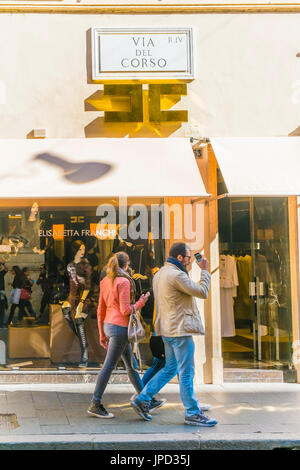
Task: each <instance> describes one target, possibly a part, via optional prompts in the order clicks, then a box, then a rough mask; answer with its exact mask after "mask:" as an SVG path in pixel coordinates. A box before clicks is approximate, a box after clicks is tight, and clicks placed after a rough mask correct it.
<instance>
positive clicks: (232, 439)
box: [0, 383, 300, 450]
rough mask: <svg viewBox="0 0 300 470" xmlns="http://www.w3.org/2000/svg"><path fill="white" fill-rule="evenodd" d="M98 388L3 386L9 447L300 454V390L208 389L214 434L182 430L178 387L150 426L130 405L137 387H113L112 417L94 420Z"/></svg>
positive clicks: (0, 402) (167, 393)
mask: <svg viewBox="0 0 300 470" xmlns="http://www.w3.org/2000/svg"><path fill="white" fill-rule="evenodd" d="M94 386H95V385H94V384H15V385H14V384H1V385H0V417H1V414H7V413H12V414H15V415H16V417H17V421H18V424H19V426H18V427H17V428H15V429H8V428H7V427H5V426H4V425H3V426H0V450H2V449H18V448H19V449H49V448H52V449H64V448H68V449H71V448H72V449H127V450H128V449H147V448H151V449H223V448H226V449H229V448H234V449H254V448H255V449H258V448H263V449H273V448H280V447H285V448H291V447H299V448H300V385H299V384H290V383H288V384H282V383H278V384H274V383H273V384H257V383H246V384H245V383H236V384H228V383H227V384H224V385H222V386H218V385H201V386H197V387H196V388H195V390H196V396H197V398H198V399H199V400H200V401H202V402H206V403H209V404H210V405H211V410H210V411H209V412H207V414H208V415H209V416H212V417H214V418H216V419H217V420H218V424H217V426H215V427H213V428H198V427H194V426H187V425H184V424H183V419H184V408H183V405H182V403H181V401H180V395H179V387H178V385H177V384H169V385H167V386H166V387H165V388H164V389H163V390H162V391H161V393H160V395H161V396H164V397H166V398H167V400H168V401H167V403H166V404H165V405H164V406H163V407H162V408H160V409H159V410H157V411H156V412H154V413H153V415H152V416H153V419H152V421H151V422H145V421H143V420H141V418H140V417H139V416H138V415H137V414H136V413H135V412H134V410H133V409H132V408H131V406H130V403H129V402H130V397H131V395H132V393H133V390H132V387H131V386H130V385H116V384H112V385H109V386H108V387H107V390H106V393H105V396H104V399H103V403H104V405H105V406H106V407H107V409H108V410H109V411H111V412H113V413H114V415H115V418H113V419H108V420H104V419H98V418H94V417H91V416H88V415H87V413H86V410H87V407H88V405H89V403H90V401H91V397H92V393H93V390H94Z"/></svg>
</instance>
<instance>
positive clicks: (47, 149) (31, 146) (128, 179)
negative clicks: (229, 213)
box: [0, 138, 208, 198]
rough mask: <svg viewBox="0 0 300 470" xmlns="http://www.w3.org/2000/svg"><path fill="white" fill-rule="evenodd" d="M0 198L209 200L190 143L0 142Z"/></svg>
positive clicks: (170, 140) (179, 140)
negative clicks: (183, 197)
mask: <svg viewBox="0 0 300 470" xmlns="http://www.w3.org/2000/svg"><path fill="white" fill-rule="evenodd" d="M0 158H1V162H2V168H1V173H0V198H10V197H15V198H16V197H33V198H43V197H97V196H100V197H112V196H114V197H116V196H127V197H137V196H142V197H143V196H144V197H153V196H205V197H206V196H208V194H207V193H206V190H205V187H204V184H203V181H202V178H201V176H200V173H199V170H198V166H197V163H196V160H195V157H194V153H193V150H192V148H191V144H190V142H189V139H185V138H165V139H160V138H158V139H155V138H154V139H105V138H103V139H102V138H101V139H43V140H42V139H39V140H34V139H28V140H15V139H14V140H11V139H3V140H0Z"/></svg>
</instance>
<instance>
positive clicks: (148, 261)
mask: <svg viewBox="0 0 300 470" xmlns="http://www.w3.org/2000/svg"><path fill="white" fill-rule="evenodd" d="M96 211H97V208H96V207H88V208H85V209H79V210H77V209H76V208H73V207H66V208H55V209H53V208H47V207H43V208H41V207H39V204H38V203H37V202H35V201H33V203H32V205H31V206H30V207H28V208H20V209H17V210H13V209H7V210H2V211H0V295H1V298H0V322H2V324H1V327H2V328H3V327H8V333H6V334H7V339H6V340H7V349H8V363H14V362H16V361H17V362H18V361H20V360H21V359H23V360H25V361H27V362H28V360H29V362H30V361H31V362H32V363H33V366H34V365H35V364H36V363H37V362H38V361H40V360H41V358H43V361H44V363H45V364H46V365H47V366H50V365H51V364H57V363H62V364H65V363H67V364H76V366H77V365H78V364H81V365H84V366H86V365H87V364H88V363H90V364H97V365H98V364H99V362H101V361H102V360H103V358H104V355H105V353H104V351H103V350H101V348H100V346H99V340H98V331H97V319H96V316H97V305H98V298H99V282H100V280H101V279H102V278H103V277H104V276H105V266H106V263H107V261H108V259H109V257H110V256H111V255H112V254H113V253H116V252H118V251H125V252H126V253H128V255H129V257H130V261H131V268H132V272H133V278H134V280H135V283H136V287H137V296H140V295H141V294H142V293H145V292H147V291H148V290H150V292H151V297H150V300H149V301H148V302H147V304H146V305H145V307H144V308H143V310H142V315H143V318H144V320H145V322H146V323H147V324H148V325H149V328H152V321H153V309H154V302H153V294H152V289H151V286H152V278H153V275H154V273H155V271H157V269H159V267H160V266H162V264H163V261H164V241H163V240H162V239H161V238H160V239H153V237H152V234H151V221H150V220H149V223H148V229H147V222H146V229H144V230H143V232H142V233H143V238H139V239H131V238H130V234H129V235H128V238H126V239H124V238H122V237H121V236H120V235H119V234H120V228H122V226H123V227H124V224H123V225H122V226H121V225H119V224H118V223H116V224H109V225H108V224H102V223H101V218H100V217H99V216H98V215H97V212H96ZM118 220H119V213H118V210H117V222H118ZM130 221H131V218H130V216H128V220H127V226H128V225H129V223H130ZM122 222H124V220H122ZM1 263H3V264H1ZM24 268H26V270H25V271H24ZM2 273H3V275H2ZM20 273H21V274H20ZM21 293H22V298H21ZM1 331H2V330H1ZM87 345H88V347H87Z"/></svg>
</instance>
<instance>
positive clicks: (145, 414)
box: [131, 397, 152, 421]
mask: <svg viewBox="0 0 300 470" xmlns="http://www.w3.org/2000/svg"><path fill="white" fill-rule="evenodd" d="M131 406H132V407H133V408H134V410H135V411H136V412H137V414H139V415H140V417H141V418H143V419H144V420H145V421H151V419H152V416H151V415H150V414H149V403H148V402H147V401H140V400H139V399H138V398H136V397H135V398H134V399H133V400H132V401H131Z"/></svg>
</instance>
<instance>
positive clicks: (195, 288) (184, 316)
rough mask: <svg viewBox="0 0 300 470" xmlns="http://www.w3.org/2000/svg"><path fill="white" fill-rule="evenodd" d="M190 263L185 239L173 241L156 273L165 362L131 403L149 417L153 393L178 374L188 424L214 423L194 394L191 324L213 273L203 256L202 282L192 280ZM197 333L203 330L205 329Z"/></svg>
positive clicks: (157, 325)
mask: <svg viewBox="0 0 300 470" xmlns="http://www.w3.org/2000/svg"><path fill="white" fill-rule="evenodd" d="M190 263H191V251H190V249H189V247H188V246H187V245H186V244H185V243H174V244H173V245H172V247H171V249H170V253H169V258H167V262H166V263H165V264H164V266H163V267H162V268H161V269H160V270H159V271H158V272H157V274H156V275H155V276H154V279H153V292H154V298H155V302H156V321H155V332H156V334H157V335H161V337H162V339H163V342H164V346H165V359H166V362H165V366H164V367H163V368H162V369H161V370H160V371H159V372H158V373H157V374H155V375H154V377H153V378H152V379H151V380H150V381H149V382H148V383H147V384H146V385H145V387H144V388H143V390H142V391H141V392H140V393H139V394H138V395H136V396H135V397H134V398H133V400H132V401H131V405H132V406H133V408H134V409H135V411H136V412H137V413H138V414H139V415H140V416H141V417H142V418H143V419H144V420H146V421H150V420H151V419H152V417H151V415H150V414H149V404H150V402H151V399H152V397H153V396H154V395H155V394H156V393H158V392H159V390H160V389H162V388H163V387H164V386H165V385H166V384H167V383H169V382H170V380H171V379H172V378H173V377H175V375H176V374H178V377H179V386H180V396H181V400H182V402H183V405H184V408H185V421H184V422H185V424H190V425H193V426H215V425H216V424H217V421H216V420H214V419H209V418H208V417H207V416H205V415H204V414H203V413H202V411H201V408H200V407H199V405H198V403H197V400H196V397H195V395H194V383H193V381H194V351H195V346H194V341H193V337H192V334H194V333H191V330H190V328H189V327H188V322H189V321H190V319H191V318H192V317H194V316H198V318H199V312H198V309H197V305H196V301H195V297H199V298H200V299H206V298H207V297H208V292H209V285H210V274H209V272H208V261H207V260H206V259H205V258H204V257H203V258H202V260H201V262H200V263H199V262H198V261H197V264H198V265H199V267H200V268H201V280H200V282H199V283H195V282H193V281H192V280H191V279H190V277H189V275H188V271H187V267H188V266H189V264H190ZM200 329H201V328H200ZM202 330H203V328H202ZM198 334H204V330H203V331H201V332H199V333H198Z"/></svg>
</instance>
